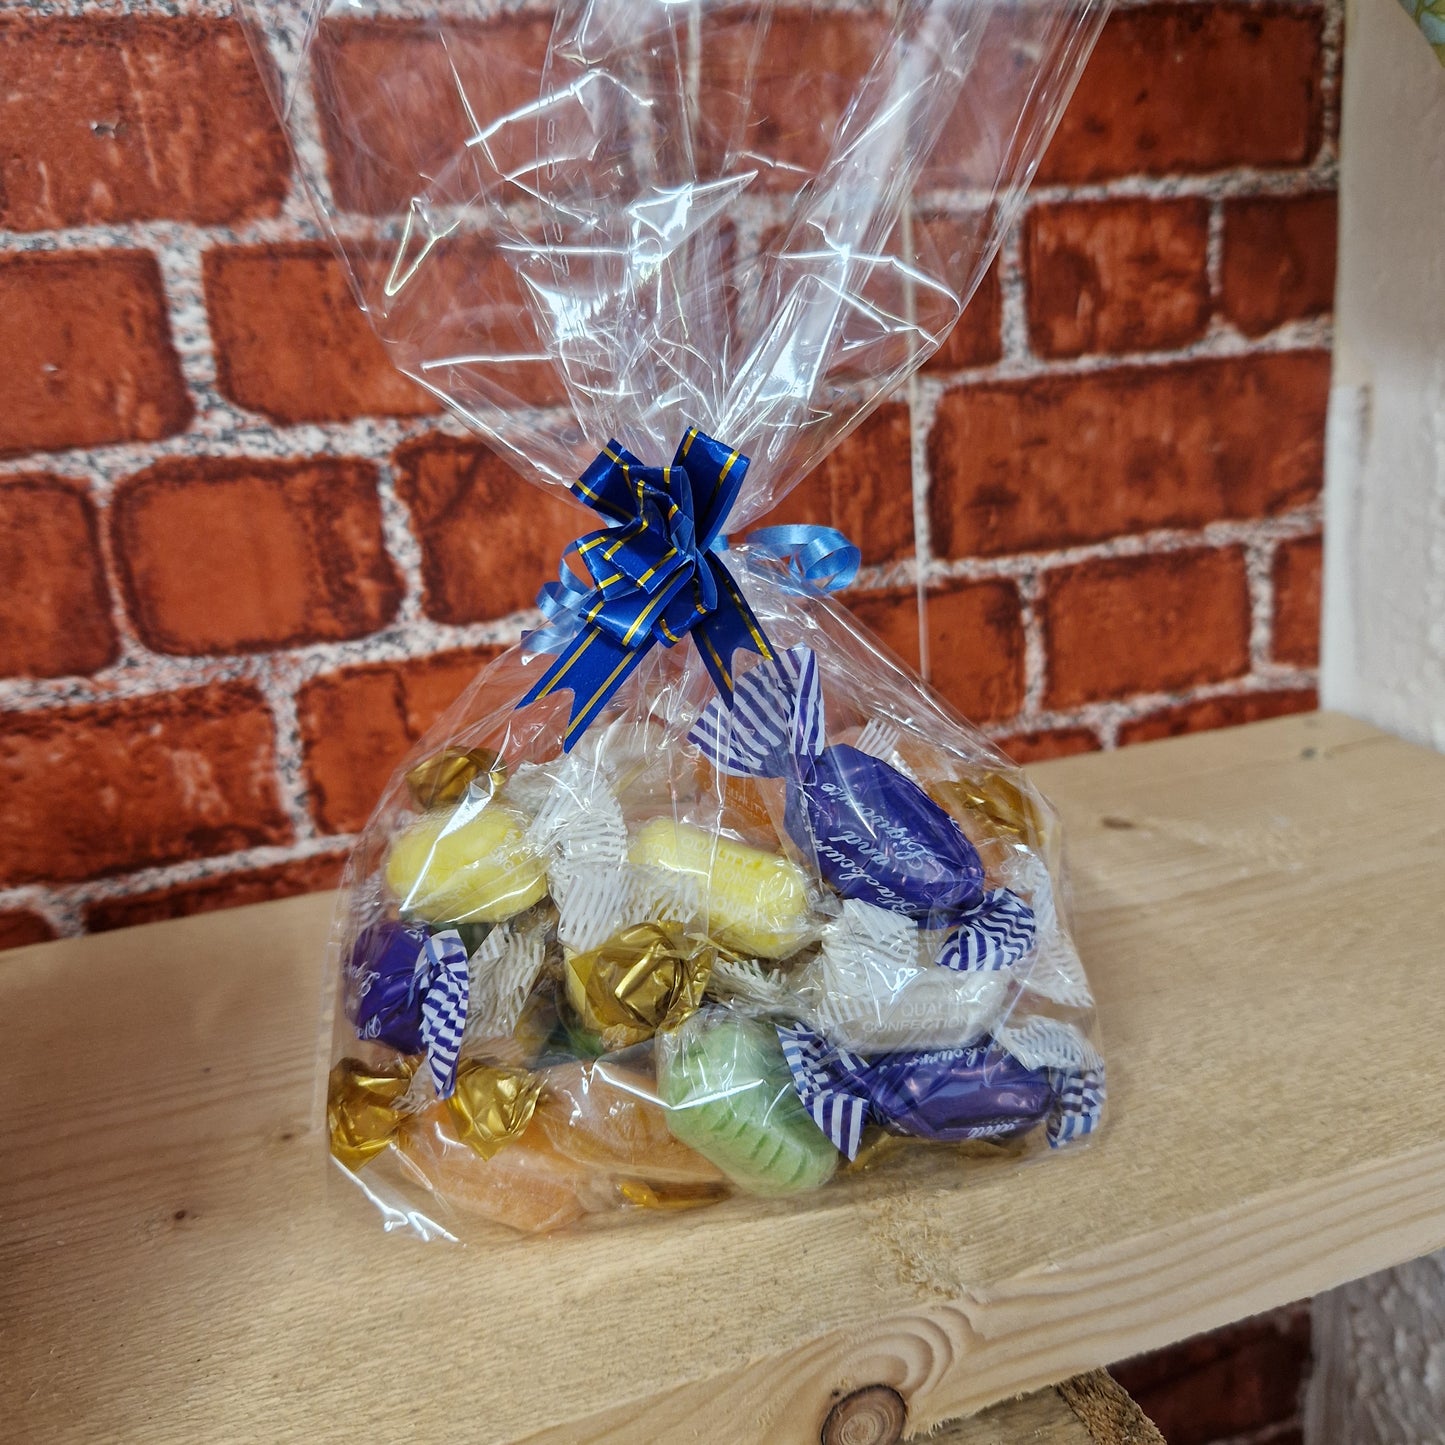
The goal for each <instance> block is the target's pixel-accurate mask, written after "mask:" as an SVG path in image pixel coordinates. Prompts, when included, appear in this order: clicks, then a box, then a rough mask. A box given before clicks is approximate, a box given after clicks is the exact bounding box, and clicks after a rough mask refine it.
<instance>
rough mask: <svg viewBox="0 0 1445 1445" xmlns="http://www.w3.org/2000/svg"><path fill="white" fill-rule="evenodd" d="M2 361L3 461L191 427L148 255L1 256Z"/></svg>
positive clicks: (159, 290)
mask: <svg viewBox="0 0 1445 1445" xmlns="http://www.w3.org/2000/svg"><path fill="white" fill-rule="evenodd" d="M0 355H3V356H4V357H5V359H6V374H5V404H4V406H3V407H0V456H4V455H7V454H12V453H15V452H28V451H44V450H50V451H56V450H59V449H61V448H64V447H90V446H101V445H103V444H104V443H106V442H123V441H155V440H156V439H157V438H159V437H164V436H170V435H171V434H172V433H173V432H178V431H183V430H184V429H185V426H186V424H187V422H189V421H190V419H191V399H190V396H189V395H188V394H187V392H186V387H185V383H184V381H183V380H182V379H181V368H180V362H179V361H178V360H177V358H176V353H175V348H174V347H173V346H172V345H171V335H170V326H169V323H168V322H167V320H166V301H165V294H164V291H163V289H162V286H161V273H160V267H159V266H157V265H156V259H155V257H154V256H152V255H151V254H150V253H149V252H146V251H123V250H114V251H105V252H92V251H64V252H42V251H29V252H21V253H20V254H18V255H10V256H4V257H0Z"/></svg>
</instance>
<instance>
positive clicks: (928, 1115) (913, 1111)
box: [856, 1042, 1054, 1142]
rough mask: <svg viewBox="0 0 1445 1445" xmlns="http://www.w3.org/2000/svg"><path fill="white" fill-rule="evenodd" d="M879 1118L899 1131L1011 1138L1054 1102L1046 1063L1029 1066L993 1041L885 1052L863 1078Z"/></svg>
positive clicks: (949, 1136) (927, 1136)
mask: <svg viewBox="0 0 1445 1445" xmlns="http://www.w3.org/2000/svg"><path fill="white" fill-rule="evenodd" d="M856 1083H857V1085H858V1087H859V1088H860V1089H861V1090H862V1091H863V1092H865V1093H866V1095H867V1098H868V1107H869V1110H870V1112H871V1113H872V1115H873V1117H874V1118H875V1119H876V1120H877V1121H878V1122H879V1123H880V1124H882V1125H883V1127H884V1128H885V1129H887V1130H889V1132H890V1133H893V1134H908V1135H911V1136H912V1137H914V1138H916V1139H937V1140H941V1141H951V1142H957V1141H959V1140H963V1139H1006V1138H1008V1137H1010V1136H1011V1135H1014V1134H1022V1133H1024V1132H1026V1131H1027V1130H1029V1129H1032V1128H1033V1127H1034V1125H1035V1124H1038V1123H1040V1122H1041V1121H1042V1120H1044V1119H1045V1118H1047V1117H1048V1114H1049V1111H1050V1110H1051V1109H1052V1108H1053V1106H1054V1086H1053V1084H1052V1083H1051V1081H1050V1079H1049V1074H1048V1071H1047V1070H1046V1069H1028V1068H1025V1067H1024V1066H1023V1065H1022V1064H1021V1063H1019V1061H1018V1060H1017V1059H1016V1058H1014V1056H1013V1055H1012V1054H1010V1053H1006V1052H1005V1051H1004V1050H1003V1049H1001V1048H999V1046H998V1045H997V1044H995V1043H992V1042H987V1043H982V1044H979V1045H977V1046H975V1047H973V1048H967V1049H935V1050H933V1051H932V1052H930V1053H920V1054H912V1053H898V1054H881V1055H879V1056H878V1057H876V1058H873V1059H870V1060H868V1061H867V1062H866V1063H865V1064H864V1065H863V1067H862V1069H861V1071H860V1072H859V1074H858V1075H857V1077H856Z"/></svg>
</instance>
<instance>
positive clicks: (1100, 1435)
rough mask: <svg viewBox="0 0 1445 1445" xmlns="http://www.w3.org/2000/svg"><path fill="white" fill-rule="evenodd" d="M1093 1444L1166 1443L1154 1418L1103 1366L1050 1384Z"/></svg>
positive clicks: (1131, 1444) (1132, 1444) (1143, 1444)
mask: <svg viewBox="0 0 1445 1445" xmlns="http://www.w3.org/2000/svg"><path fill="white" fill-rule="evenodd" d="M1054 1389H1055V1391H1056V1392H1057V1394H1058V1396H1059V1398H1060V1399H1061V1400H1063V1402H1064V1403H1065V1404H1066V1405H1067V1406H1068V1407H1069V1409H1070V1410H1072V1411H1073V1413H1074V1415H1075V1416H1077V1418H1078V1419H1079V1420H1080V1421H1081V1422H1082V1424H1083V1426H1084V1428H1085V1429H1086V1430H1087V1431H1088V1432H1089V1439H1090V1440H1092V1441H1094V1442H1095V1445H1166V1441H1165V1439H1164V1437H1163V1436H1162V1435H1161V1434H1160V1433H1159V1430H1158V1427H1157V1426H1156V1425H1155V1424H1154V1422H1153V1421H1152V1420H1151V1419H1150V1418H1149V1417H1148V1416H1147V1415H1146V1414H1145V1413H1144V1412H1143V1411H1142V1410H1141V1409H1140V1408H1139V1406H1138V1405H1137V1404H1136V1403H1135V1401H1134V1400H1133V1398H1132V1397H1131V1396H1130V1395H1129V1394H1128V1393H1127V1392H1126V1391H1125V1390H1124V1389H1123V1387H1122V1386H1121V1385H1120V1384H1119V1382H1118V1381H1117V1380H1115V1379H1114V1377H1113V1376H1112V1375H1111V1374H1110V1373H1109V1372H1108V1371H1107V1370H1091V1371H1090V1372H1089V1373H1088V1374H1087V1375H1076V1376H1075V1377H1074V1378H1073V1379H1072V1380H1064V1381H1062V1382H1061V1383H1060V1384H1058V1385H1055V1386H1054Z"/></svg>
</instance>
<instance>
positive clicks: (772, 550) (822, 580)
mask: <svg viewBox="0 0 1445 1445" xmlns="http://www.w3.org/2000/svg"><path fill="white" fill-rule="evenodd" d="M748 547H749V549H750V550H752V551H753V552H755V553H757V554H760V555H762V556H764V557H772V558H774V559H776V560H777V561H779V562H782V563H785V564H786V566H787V576H788V581H789V582H791V583H792V584H793V587H794V589H795V590H797V591H818V592H838V591H841V590H842V589H843V588H844V587H849V586H851V585H852V583H853V579H854V578H855V577H856V576H857V575H858V568H859V567H860V566H861V565H862V562H863V554H862V553H861V552H860V551H859V550H858V549H857V548H856V547H855V546H854V545H853V544H852V543H851V542H850V541H849V540H848V539H847V538H846V537H845V536H844V535H843V534H842V533H841V532H840V531H838V530H837V529H836V528H834V527H814V526H811V525H808V524H805V523H796V524H793V525H790V526H786V527H759V528H758V530H757V531H756V532H749V533H748Z"/></svg>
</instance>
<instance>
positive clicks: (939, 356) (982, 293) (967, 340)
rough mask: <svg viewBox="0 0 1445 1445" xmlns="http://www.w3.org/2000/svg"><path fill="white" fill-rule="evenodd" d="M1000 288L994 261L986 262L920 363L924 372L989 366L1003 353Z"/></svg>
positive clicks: (1001, 293)
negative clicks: (959, 311)
mask: <svg viewBox="0 0 1445 1445" xmlns="http://www.w3.org/2000/svg"><path fill="white" fill-rule="evenodd" d="M1002 338H1003V292H1002V290H1001V289H1000V287H999V281H998V261H997V260H994V261H992V262H990V263H989V268H988V270H987V271H985V272H984V273H983V279H982V280H981V281H979V283H978V289H977V290H976V291H975V292H974V293H973V297H972V299H971V300H970V301H969V303H968V305H967V306H965V307H964V309H963V315H962V316H960V317H959V318H958V323H957V324H956V325H955V326H954V328H953V330H952V331H950V332H949V333H948V338H947V340H945V341H944V343H943V345H942V346H940V347H939V348H938V350H937V351H935V352H934V353H933V355H932V356H930V357H929V358H928V360H927V361H925V362H924V363H923V368H922V369H923V370H924V371H925V372H936V371H964V370H967V369H968V368H970V367H975V366H991V365H992V364H993V363H994V362H995V361H997V360H998V359H999V357H1000V356H1002V355H1003V339H1002Z"/></svg>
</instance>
